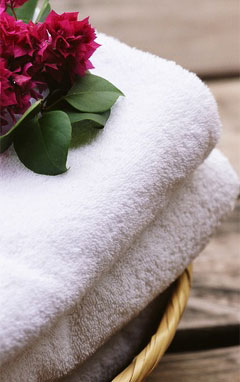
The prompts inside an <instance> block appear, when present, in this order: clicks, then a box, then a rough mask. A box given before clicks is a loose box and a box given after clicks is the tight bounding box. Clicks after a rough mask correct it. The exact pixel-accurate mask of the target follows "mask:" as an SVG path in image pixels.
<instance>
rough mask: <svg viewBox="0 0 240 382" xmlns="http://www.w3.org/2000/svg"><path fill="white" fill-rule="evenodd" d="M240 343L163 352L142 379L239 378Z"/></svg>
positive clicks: (213, 381)
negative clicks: (214, 347) (207, 349)
mask: <svg viewBox="0 0 240 382" xmlns="http://www.w3.org/2000/svg"><path fill="white" fill-rule="evenodd" d="M239 361H240V347H228V348H223V349H213V350H209V351H202V352H194V353H183V354H171V355H165V356H164V357H163V359H162V361H161V363H160V364H159V366H158V368H157V369H156V370H155V371H154V372H153V373H152V375H150V376H149V377H148V378H146V380H145V382H162V381H163V382H239V381H240V362H239Z"/></svg>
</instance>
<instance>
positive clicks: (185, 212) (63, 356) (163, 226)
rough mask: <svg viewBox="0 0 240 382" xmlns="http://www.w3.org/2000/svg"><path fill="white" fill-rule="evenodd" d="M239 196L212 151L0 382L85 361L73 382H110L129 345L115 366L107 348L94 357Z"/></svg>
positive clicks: (53, 373)
mask: <svg viewBox="0 0 240 382" xmlns="http://www.w3.org/2000/svg"><path fill="white" fill-rule="evenodd" d="M238 189H239V185H238V180H237V177H236V175H235V173H234V172H233V170H232V169H231V167H230V165H229V163H228V161H227V160H226V159H225V158H224V157H223V156H222V155H221V153H220V152H218V151H217V150H214V151H213V153H212V154H211V155H210V157H209V158H208V159H207V160H206V161H205V163H204V164H203V165H201V166H200V167H199V168H198V169H197V170H196V171H195V173H194V174H193V175H192V176H190V177H188V179H186V180H185V182H183V184H182V185H178V187H176V189H175V192H174V193H173V194H172V197H171V199H170V201H169V203H168V205H167V206H166V208H165V209H164V211H162V212H161V213H160V215H159V216H158V217H157V218H156V219H155V220H154V221H153V222H152V223H151V224H150V225H149V226H148V227H147V228H146V229H145V231H144V232H142V233H141V235H140V236H139V237H138V238H136V239H135V241H134V243H133V244H132V246H131V247H130V248H129V250H128V251H127V252H126V253H124V254H122V255H121V256H120V257H119V259H118V261H116V262H115V264H114V265H113V266H112V267H111V269H108V271H107V272H105V273H103V275H102V277H101V278H100V279H99V280H98V283H96V284H95V285H94V286H93V287H92V289H91V290H90V291H88V293H87V294H86V295H85V296H84V298H83V299H80V300H79V301H78V302H77V303H76V304H75V306H74V308H73V309H71V310H69V311H66V313H65V314H63V315H62V316H60V317H59V318H58V321H57V322H56V323H55V325H54V326H52V327H51V328H49V329H47V330H46V331H45V333H44V334H42V335H41V336H39V339H38V340H37V341H35V342H34V343H32V344H31V346H29V347H28V348H26V349H25V351H23V352H22V353H21V354H20V355H19V356H18V357H15V358H13V360H12V361H11V360H10V361H9V362H8V363H5V365H3V367H2V371H1V373H0V376H1V382H13V381H25V380H27V381H29V382H32V381H48V380H52V379H54V378H58V377H60V376H61V375H63V374H66V373H68V372H69V371H70V370H72V369H73V368H75V367H76V366H77V365H79V364H81V363H82V362H83V361H84V360H85V363H84V362H83V365H82V368H80V370H79V372H78V374H77V377H76V378H78V379H76V380H77V381H78V382H80V381H81V382H88V381H99V382H103V381H105V380H106V381H107V380H108V379H107V378H108V376H109V375H111V374H112V373H114V372H115V371H116V370H119V368H120V367H121V366H122V365H124V364H125V363H126V361H127V359H128V357H129V353H130V354H131V352H132V351H134V344H131V343H129V344H126V343H125V341H123V346H124V347H125V346H126V347H127V348H129V351H126V352H125V350H124V348H123V349H119V351H121V350H123V353H122V356H121V357H119V360H118V362H117V361H116V357H117V356H116V354H114V353H113V354H112V357H111V358H110V359H106V360H105V355H106V354H109V352H111V351H110V348H109V346H112V345H111V344H112V341H110V345H107V346H106V347H103V348H102V349H101V350H99V351H97V352H96V353H95V354H94V355H92V354H93V353H94V352H95V351H96V350H97V349H98V348H99V347H100V346H101V345H102V344H103V343H104V342H106V341H107V340H108V339H109V338H110V336H111V335H113V334H114V333H116V331H117V330H119V329H120V328H121V327H122V326H124V325H125V324H126V323H127V322H128V321H129V320H131V319H133V318H134V316H136V315H137V314H138V313H139V312H140V311H141V310H143V309H144V308H145V306H146V305H147V304H148V303H149V302H150V301H151V300H152V299H153V298H155V297H156V296H157V295H158V294H159V293H160V292H162V291H163V290H164V289H166V287H167V286H168V285H170V283H171V282H172V281H173V280H175V279H176V278H177V276H178V275H179V274H180V273H181V272H182V271H183V270H184V269H185V267H186V266H187V265H188V264H189V263H190V262H191V261H192V260H193V259H194V257H195V256H196V255H197V254H198V253H199V252H200V251H201V249H202V248H203V247H204V245H205V244H206V242H207V241H208V239H209V236H210V235H211V234H212V232H213V230H214V229H215V228H216V227H217V225H218V224H219V221H220V220H221V219H222V218H223V217H224V216H225V215H226V213H228V212H229V211H230V210H231V209H232V207H233V203H234V200H235V198H236V195H237V193H238ZM117 338H118V337H117ZM117 341H118V340H117ZM120 342H121V343H122V340H121V337H120ZM114 343H115V340H113V344H114ZM114 348H115V346H114ZM118 354H119V353H117V355H118ZM124 354H125V355H124ZM91 355H92V357H91ZM111 360H112V361H113V364H111ZM109 363H110V364H111V365H110V364H109ZM114 365H115V366H114ZM106 367H107V368H106ZM70 381H71V380H70Z"/></svg>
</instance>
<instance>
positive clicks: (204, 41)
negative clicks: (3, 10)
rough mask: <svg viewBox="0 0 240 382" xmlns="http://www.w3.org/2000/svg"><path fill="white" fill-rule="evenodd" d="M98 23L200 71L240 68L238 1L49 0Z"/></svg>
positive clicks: (59, 8) (206, 73) (58, 8)
mask: <svg viewBox="0 0 240 382" xmlns="http://www.w3.org/2000/svg"><path fill="white" fill-rule="evenodd" d="M51 4H52V8H53V9H55V10H56V11H58V12H63V11H68V10H75V11H80V17H81V18H83V17H86V16H89V15H90V17H91V22H92V24H93V25H94V26H96V28H97V29H98V30H99V31H101V32H105V33H107V34H109V35H113V36H115V37H117V38H119V39H120V40H122V41H124V42H126V43H128V44H130V45H132V46H136V47H138V48H140V49H143V50H146V51H150V52H152V53H155V54H157V55H159V56H162V57H165V58H168V59H170V60H174V61H176V62H178V63H179V64H181V65H182V66H184V67H186V68H188V69H190V70H192V71H194V72H197V73H198V74H200V75H201V76H209V75H210V76H216V75H220V74H227V75H229V74H232V73H236V72H238V71H239V46H238V33H239V16H238V15H239V13H238V12H239V2H238V0H228V1H226V0H211V1H209V0H201V1H195V0H181V1H178V0H171V1H169V0H161V1H159V0H147V1H146V0H65V1H63V0H62V1H59V0H51Z"/></svg>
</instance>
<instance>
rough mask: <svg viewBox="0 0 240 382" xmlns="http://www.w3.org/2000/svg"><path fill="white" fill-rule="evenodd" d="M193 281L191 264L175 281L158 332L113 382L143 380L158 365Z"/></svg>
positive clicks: (173, 333) (138, 381)
mask: <svg viewBox="0 0 240 382" xmlns="http://www.w3.org/2000/svg"><path fill="white" fill-rule="evenodd" d="M191 281H192V266H191V265H190V266H189V267H188V268H187V269H186V270H185V271H184V273H183V274H182V275H181V276H180V277H179V278H178V279H177V281H176V283H175V288H174V290H173V293H172V296H171V299H170V300H169V302H168V304H167V308H166V310H165V312H164V315H163V317H162V319H161V322H160V324H159V327H158V329H157V332H156V333H155V334H154V335H153V336H152V338H151V341H150V342H149V344H148V345H147V346H146V347H145V348H144V349H143V350H142V351H141V353H139V354H138V355H137V356H136V357H135V358H134V360H133V361H132V363H131V364H130V365H129V366H128V367H127V368H126V369H125V370H123V371H122V372H121V373H120V374H119V375H118V376H117V377H115V378H114V379H113V381H112V382H143V379H144V378H146V377H147V376H148V375H149V374H150V373H151V372H152V370H153V369H154V368H155V367H156V365H157V364H158V362H159V361H160V359H161V358H162V356H163V354H164V353H165V351H166V350H167V348H168V346H169V345H170V343H171V341H172V339H173V337H174V335H175V333H176V330H177V326H178V323H179V321H180V318H181V316H182V314H183V312H184V309H185V307H186V304H187V300H188V297H189V293H190V287H191Z"/></svg>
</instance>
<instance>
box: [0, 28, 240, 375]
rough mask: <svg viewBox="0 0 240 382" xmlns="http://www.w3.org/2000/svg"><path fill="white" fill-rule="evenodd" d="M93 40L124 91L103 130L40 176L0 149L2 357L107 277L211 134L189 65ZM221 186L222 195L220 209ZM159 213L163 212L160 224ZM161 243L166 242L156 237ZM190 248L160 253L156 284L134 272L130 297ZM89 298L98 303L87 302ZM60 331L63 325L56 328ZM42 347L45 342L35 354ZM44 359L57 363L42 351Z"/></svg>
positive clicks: (206, 103) (207, 101)
mask: <svg viewBox="0 0 240 382" xmlns="http://www.w3.org/2000/svg"><path fill="white" fill-rule="evenodd" d="M100 42H101V43H102V45H103V46H102V48H100V49H99V50H98V51H97V52H96V54H95V57H94V64H95V67H96V70H95V73H96V74H99V75H101V76H103V77H105V78H107V79H108V80H110V81H112V82H113V83H114V84H115V85H116V86H118V87H119V88H120V89H121V90H122V91H123V92H124V93H125V97H124V98H121V99H119V101H118V102H117V104H116V105H115V106H114V108H113V110H112V113H111V117H110V119H109V121H108V123H107V125H106V127H105V129H104V130H103V131H101V132H100V133H99V135H98V136H97V138H96V139H95V141H94V142H92V143H91V145H86V146H84V147H81V148H78V149H75V150H74V149H72V150H71V152H70V155H69V162H68V165H69V166H70V169H69V171H68V172H67V173H66V174H63V175H60V176H57V177H47V176H40V175H36V174H34V173H32V172H30V171H28V170H27V169H26V168H24V167H23V166H22V165H21V164H20V163H19V161H18V159H17V158H16V156H15V155H14V153H13V151H11V150H9V151H8V152H7V153H5V154H3V155H1V157H0V161H1V163H0V171H1V174H0V175H1V177H0V195H1V213H0V226H1V235H0V249H1V254H0V280H1V289H0V298H1V300H0V306H1V310H0V323H1V324H0V343H1V349H0V364H2V365H3V364H4V363H6V362H7V361H9V362H10V363H11V360H13V359H14V357H16V356H18V355H20V354H21V352H22V350H23V348H24V347H25V346H29V345H31V344H32V343H33V341H35V343H36V344H37V342H36V341H37V340H39V338H40V336H41V335H42V333H43V332H44V331H47V330H48V329H49V328H51V330H55V329H53V326H52V325H54V324H55V325H56V328H57V329H56V330H58V324H59V323H60V322H61V319H60V317H64V316H62V315H63V314H66V312H68V310H69V309H71V308H73V307H74V306H75V304H77V303H78V304H80V306H83V305H84V304H85V303H84V301H85V299H86V298H90V297H89V296H91V293H93V291H94V288H95V287H97V285H98V284H99V283H100V282H101V281H102V282H104V280H107V276H108V277H110V278H111V274H112V272H110V269H111V268H112V267H113V269H114V267H115V264H118V260H119V259H121V258H123V257H124V256H125V255H126V254H128V253H130V252H131V251H130V248H134V247H135V244H134V243H135V241H136V240H137V238H140V237H141V233H142V232H143V231H144V230H145V229H146V227H147V226H148V225H149V224H150V223H151V222H152V221H153V220H154V219H155V218H156V216H164V215H161V211H167V209H166V208H165V207H166V206H167V204H168V201H169V200H170V197H171V194H172V193H173V191H174V190H175V189H176V188H177V187H178V185H179V183H181V182H182V181H183V180H184V179H185V178H186V177H187V176H189V174H191V173H192V172H193V171H194V169H195V168H196V167H197V166H198V165H200V164H201V162H202V161H203V160H204V158H205V157H206V156H207V155H208V154H209V152H210V151H211V149H212V148H213V147H214V145H215V143H216V141H217V138H218V135H219V119H218V114H217V109H216V104H215V101H214V99H213V97H212V96H211V94H210V92H209V90H208V89H207V87H206V86H205V85H204V84H203V83H202V82H201V81H200V80H199V79H198V78H197V77H196V76H195V75H194V74H192V73H189V72H187V71H185V70H184V69H182V68H181V67H179V66H177V65H176V64H175V63H173V62H168V61H166V60H163V59H160V58H158V57H154V56H152V55H150V54H147V53H143V52H140V51H138V50H136V49H132V48H130V47H128V46H126V45H124V44H121V43H120V42H118V41H116V40H114V39H112V38H109V37H106V36H103V35H100ZM233 189H234V188H233ZM234 190H235V189H234ZM231 192H232V191H231ZM231 192H230V193H229V195H231V196H228V195H227V196H226V197H225V199H224V202H223V204H224V203H226V204H227V206H228V208H229V203H230V204H231V203H232V200H233V194H232V193H231ZM234 192H235V191H234ZM206 201H207V197H206ZM218 209H219V211H218ZM223 210H224V209H222V206H221V205H218V207H217V211H216V214H215V215H214V216H213V217H212V219H213V220H214V219H216V221H215V223H216V222H217V220H218V218H219V217H220V215H221V211H223ZM217 212H219V214H217ZM214 213H215V211H214ZM188 214H189V212H188ZM189 216H190V215H189ZM202 217H203V218H205V215H204V214H203V216H202ZM199 218H200V217H199ZM215 223H214V224H212V227H213V226H214V225H215ZM164 224H165V223H164V219H163V218H162V217H161V227H165V228H164V232H166V233H167V231H168V228H167V226H164ZM175 225H176V228H175V229H174V233H173V232H169V235H170V236H171V238H173V237H174V234H175V232H177V227H178V220H177V219H175ZM191 227H192V224H190V226H189V229H190V228H191ZM211 229H212V228H211ZM211 229H210V227H208V225H207V224H206V225H204V227H203V230H206V232H205V231H204V232H205V233H206V234H205V236H204V235H203V238H202V236H201V235H200V234H199V242H198V243H195V245H194V246H193V247H194V251H193V252H194V254H196V252H197V251H196V247H197V246H198V248H199V250H200V248H201V246H202V243H203V242H204V241H205V239H204V238H206V236H208V235H209V234H210V231H211ZM163 244H164V243H163ZM180 244H181V243H178V245H179V246H180ZM189 246H190V247H191V245H190V244H189ZM164 248H165V251H164V253H165V254H166V253H168V252H167V245H166V244H165V247H164ZM185 249H186V248H184V250H185ZM132 250H133V249H132ZM149 250H150V248H149ZM188 255H190V253H188V252H186V255H184V256H185V257H184V256H183V259H181V258H180V257H179V264H175V263H174V264H175V266H174V267H173V263H172V261H170V263H169V268H168V267H167V268H165V271H163V272H162V274H161V276H160V277H158V288H157V289H154V288H155V284H154V279H153V280H151V282H147V284H146V283H145V282H144V283H143V285H145V284H146V285H147V286H148V289H149V296H144V298H145V300H144V301H142V302H140V301H139V303H140V304H139V308H142V307H143V306H144V305H146V303H147V301H149V299H150V295H151V294H156V293H158V292H159V291H161V290H163V289H164V288H165V287H166V286H167V285H168V283H169V282H171V281H172V280H173V279H174V277H175V276H176V275H177V274H178V273H179V272H180V271H181V270H182V268H183V265H184V266H185V265H186V263H187V262H188V261H190V259H191V258H190V257H188ZM167 258H168V256H167ZM186 258H187V260H186ZM149 259H150V257H149ZM170 259H171V258H170ZM152 261H153V262H154V261H155V260H154V259H153V258H152V259H151V260H150V263H152ZM149 266H150V264H149ZM124 267H125V266H124ZM150 268H151V267H150ZM150 268H149V269H150ZM161 269H163V270H164V266H163V267H162V266H161ZM149 272H150V271H149ZM150 275H151V272H150V273H149V277H150ZM129 277H130V276H129ZM151 277H153V278H154V276H152V275H151ZM152 282H153V283H152ZM129 283H130V281H129ZM129 286H130V284H129ZM84 296H85V297H84ZM120 297H121V296H120ZM123 297H124V298H125V297H126V296H122V298H123ZM124 298H123V301H124ZM151 298H153V295H152V296H151ZM136 301H137V300H136ZM136 301H135V302H134V303H133V306H132V307H131V309H132V311H131V312H130V311H128V310H126V308H123V310H121V301H118V303H119V305H116V307H115V308H116V310H117V312H118V314H119V316H120V317H122V320H120V321H119V322H116V323H115V324H113V325H115V326H116V327H115V328H112V330H116V329H117V328H118V327H120V326H121V325H122V324H124V323H125V322H127V320H128V319H130V316H131V315H132V314H134V313H136V311H137V310H138V309H139V308H137V307H136ZM134 304H135V305H134ZM134 306H135V307H134ZM96 309H99V310H100V311H101V310H103V308H102V306H98V304H97V303H96ZM86 311H87V309H86ZM86 321H87V322H89V317H88V319H87V320H86ZM113 321H114V317H112V323H113ZM63 322H64V321H63ZM87 322H86V324H87ZM49 330H50V329H49ZM91 330H92V328H91ZM84 331H85V330H84ZM65 334H66V333H65V331H64V330H63V331H60V334H59V335H60V337H61V336H62V335H63V336H65ZM104 336H105V334H104V331H103V332H101V330H100V331H99V337H98V338H97V339H96V343H93V342H94V341H92V339H91V338H90V337H88V341H87V342H86V343H85V342H84V346H81V348H80V349H77V353H76V354H78V355H77V358H78V360H80V359H81V360H84V359H85V358H86V357H88V355H89V353H90V351H91V352H92V351H94V350H95V348H96V347H97V346H99V341H103V338H104ZM66 340H67V339H66ZM51 341H53V342H52V343H53V344H54V346H53V347H52V352H54V354H55V355H57V354H59V357H60V358H61V357H62V351H63V349H62V348H61V346H62V341H61V338H58V337H53V338H52V337H51V336H50V342H51ZM57 342H58V343H59V345H60V347H59V349H58V348H55V345H56V343H57ZM43 346H44V345H43ZM69 347H70V348H71V346H69ZM94 347H95V348H94ZM53 349H54V350H53ZM48 350H50V345H49V347H46V348H45V353H48ZM68 351H70V350H69V349H67V348H66V349H65V352H66V354H67V353H68ZM50 353H51V352H50ZM70 353H71V351H70ZM70 353H69V354H70ZM74 357H75V353H74ZM74 357H73V359H72V360H71V362H70V363H69V360H68V357H67V358H66V362H63V363H62V369H64V371H66V370H68V369H69V368H71V367H72V366H73V365H74V364H75V362H76V360H75V358H74ZM60 358H59V359H60ZM70 358H71V356H70ZM39 362H40V359H39ZM15 364H17V363H15ZM45 367H46V368H47V369H48V367H49V372H50V373H53V374H54V373H55V371H54V365H52V364H51V362H50V361H49V362H47V361H46V363H45ZM29 368H30V369H31V364H29ZM3 369H4V367H3ZM13 369H14V368H12V370H13ZM30 372H31V371H30ZM0 375H1V374H0ZM1 378H4V377H2V376H1ZM10 378H11V377H10V376H9V379H8V382H9V381H10V380H11V379H10ZM29 378H30V377H29ZM1 380H2V379H1ZM3 380H4V379H3ZM27 380H28V381H31V379H27Z"/></svg>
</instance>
